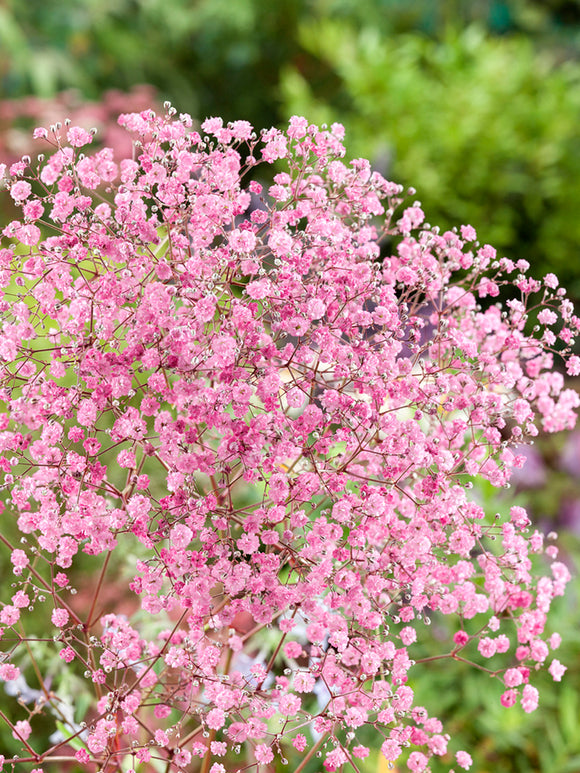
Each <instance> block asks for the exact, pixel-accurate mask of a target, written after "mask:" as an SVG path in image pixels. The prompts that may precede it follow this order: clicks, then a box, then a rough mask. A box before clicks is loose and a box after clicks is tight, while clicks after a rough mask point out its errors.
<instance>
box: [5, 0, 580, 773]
mask: <svg viewBox="0 0 580 773" xmlns="http://www.w3.org/2000/svg"><path fill="white" fill-rule="evenodd" d="M0 88H1V102H0V162H7V161H13V160H15V159H16V158H18V157H20V156H21V155H22V154H23V153H29V154H33V153H34V152H35V149H34V146H33V145H32V144H31V141H30V136H31V129H32V128H33V127H34V126H37V125H44V126H47V125H48V124H50V123H53V122H56V121H58V120H62V119H64V118H65V117H71V118H72V119H73V122H74V123H78V124H80V125H82V126H85V127H86V128H89V127H90V126H95V127H97V129H98V135H97V139H98V141H99V142H102V143H103V144H105V145H109V144H112V145H113V146H115V147H118V145H119V143H120V142H121V141H122V140H121V138H120V133H119V131H118V129H117V128H116V125H115V119H116V115H117V114H118V113H119V112H121V111H124V112H125V111H129V110H140V109H144V108H145V107H149V106H151V105H154V104H162V103H163V102H164V100H170V101H171V102H172V103H173V104H174V105H175V106H176V107H177V109H178V110H179V111H186V112H189V113H191V115H192V116H193V117H194V119H200V120H202V119H203V118H204V117H206V116H210V115H220V116H222V117H223V118H224V119H225V120H226V121H227V120H234V119H247V120H249V121H251V122H252V123H253V124H254V125H255V126H256V127H262V126H271V125H276V126H283V125H284V124H285V123H286V122H287V119H288V117H289V116H291V115H293V114H302V115H305V116H307V117H308V118H309V119H310V120H311V121H313V122H320V123H323V122H328V123H330V122H332V121H335V120H338V121H340V122H341V123H344V124H345V126H346V129H347V147H348V148H349V149H350V151H351V153H352V155H362V156H365V157H368V158H370V159H371V160H372V162H373V164H374V166H375V168H376V169H378V170H379V171H380V172H381V173H382V174H384V175H385V176H386V177H387V178H388V179H393V180H396V181H397V182H401V183H403V184H405V185H413V186H414V187H415V188H417V196H418V198H420V200H421V201H422V204H423V206H424V209H425V211H426V212H427V216H428V218H429V219H430V220H431V222H434V223H437V224H439V225H441V226H442V227H451V226H453V225H459V224H462V223H471V224H472V225H474V226H475V227H476V228H477V231H478V235H479V238H480V240H481V241H482V242H489V243H491V244H493V245H494V246H496V247H497V249H498V252H499V253H500V254H502V255H506V256H508V257H511V258H514V259H518V258H525V259H527V260H529V261H530V262H531V264H532V273H533V274H534V275H536V276H539V277H541V276H543V275H544V274H545V273H546V272H549V271H553V272H555V273H557V274H558V276H559V277H560V279H561V281H562V284H563V285H565V286H567V287H568V289H569V291H570V293H571V295H572V297H573V298H574V299H575V300H576V302H577V303H580V268H579V266H580V263H579V252H580V217H579V212H580V186H579V185H578V179H579V177H580V2H578V0H543V1H541V0H538V1H537V2H534V1H532V0H505V1H504V2H499V0H498V1H496V2H492V0H405V1H402V0H269V1H268V2H266V0H197V1H196V0H42V2H41V1H40V0H27V1H26V2H22V0H4V2H2V3H1V4H0ZM1 211H2V220H3V222H7V221H8V220H9V219H11V214H12V213H11V212H10V204H9V201H8V197H6V196H4V197H3V198H2V203H1ZM526 453H527V454H528V455H529V457H530V458H529V461H528V465H527V466H526V468H525V469H524V470H522V471H521V472H520V475H519V477H518V479H517V481H516V485H515V486H513V487H512V489H511V491H510V492H509V493H508V494H506V495H504V498H503V499H499V498H498V494H497V492H494V491H493V490H492V489H491V487H489V488H487V487H484V486H482V487H481V491H480V497H481V500H482V503H484V504H485V506H486V508H489V509H491V510H505V509H507V508H509V506H510V504H511V503H513V499H514V496H517V497H518V503H520V504H525V505H526V506H528V507H529V508H530V511H531V512H532V513H533V515H534V517H535V519H536V523H537V524H539V525H540V526H541V528H542V529H543V530H544V531H545V532H549V531H552V530H557V531H558V532H559V535H560V542H559V544H560V547H561V551H562V555H563V556H564V560H566V562H567V563H568V564H569V565H570V566H571V568H572V569H573V571H574V574H575V580H574V582H573V584H572V587H571V588H570V590H569V592H568V593H567V595H566V597H565V598H564V599H563V600H561V603H560V604H559V605H557V607H556V608H555V610H554V613H553V617H552V627H553V629H554V630H557V631H559V632H560V633H561V634H562V637H563V639H564V643H563V646H562V650H561V654H560V655H559V657H560V659H561V661H562V662H563V663H564V664H565V665H567V667H568V671H567V673H566V676H565V678H564V681H563V682H562V683H561V684H554V683H552V681H551V680H550V677H549V676H548V675H546V676H545V677H543V684H542V685H541V690H540V691H541V696H542V698H541V707H540V709H539V711H537V712H536V713H535V714H532V715H527V714H525V713H524V712H523V711H522V710H521V709H520V708H519V707H514V708H512V709H510V710H506V709H503V708H502V707H501V706H500V705H499V703H498V702H497V701H496V700H494V699H492V698H490V697H489V696H487V697H486V684H487V682H486V679H487V677H485V675H483V674H480V673H467V671H466V673H462V670H461V667H460V664H457V670H456V673H455V676H454V678H453V679H452V680H450V679H449V671H448V669H447V668H446V666H443V667H442V668H441V670H438V669H437V668H436V667H435V666H433V675H432V679H431V680H430V682H429V684H428V685H425V684H423V685H422V687H421V688H420V689H422V690H428V691H429V693H425V694H424V698H423V700H424V703H425V704H427V705H431V706H436V707H437V708H438V715H439V716H440V717H441V718H442V719H444V720H446V724H447V727H448V729H449V730H450V732H452V733H453V734H454V736H455V738H456V739H457V740H458V741H460V745H461V746H462V747H463V748H467V749H469V750H470V753H471V754H472V756H473V759H474V766H473V769H474V770H476V771H479V772H481V773H485V772H486V771H499V772H500V773H501V772H503V771H505V773H508V772H510V771H516V772H518V773H519V772H520V771H521V773H524V771H525V772H526V773H529V772H530V771H542V772H544V771H546V773H547V771H550V773H566V771H569V773H573V772H574V771H578V770H579V769H580V736H579V735H578V732H577V727H578V718H579V715H580V698H579V696H580V669H579V665H578V651H579V646H578V645H579V642H580V631H579V630H578V619H579V601H578V595H579V592H580V582H579V581H578V577H577V574H578V569H579V568H580V544H579V537H580V435H579V434H573V435H567V436H566V435H563V434H560V435H556V436H553V437H550V438H549V439H546V440H544V441H542V442H541V443H538V444H537V445H536V446H534V447H533V448H532V449H531V450H530V449H527V450H526ZM514 491H515V494H514ZM3 560H4V559H3ZM0 572H1V577H0V579H1V580H2V581H5V582H9V581H10V580H9V578H10V574H11V573H10V571H9V568H8V567H6V566H5V565H4V566H1V565H0ZM112 592H114V589H113V590H112ZM539 686H540V685H539ZM417 689H419V686H418V685H417ZM5 700H6V698H5V697H4V696H3V695H0V707H1V705H2V703H3V701H5ZM13 743H14V742H13V739H12V738H11V736H10V734H9V733H7V734H6V736H5V737H4V736H2V737H0V746H1V747H2V751H3V752H4V753H5V752H6V751H9V750H10V748H11V746H12V745H13ZM382 764H384V765H385V770H386V762H384V761H383V763H381V761H380V759H379V758H378V757H376V756H375V757H372V758H371V759H370V760H369V761H368V765H367V768H366V769H368V770H369V771H371V770H372V771H381V770H382V768H381V765H382Z"/></svg>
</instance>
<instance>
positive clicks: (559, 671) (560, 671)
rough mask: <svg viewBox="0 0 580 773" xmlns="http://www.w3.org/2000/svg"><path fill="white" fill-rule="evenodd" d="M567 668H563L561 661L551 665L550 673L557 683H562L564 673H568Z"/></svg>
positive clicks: (555, 661)
mask: <svg viewBox="0 0 580 773" xmlns="http://www.w3.org/2000/svg"><path fill="white" fill-rule="evenodd" d="M567 670H568V669H567V667H566V666H563V665H562V664H561V663H560V661H559V660H556V659H554V660H553V661H552V662H551V663H550V667H549V668H548V671H549V672H550V674H551V676H552V679H553V680H554V681H555V682H561V681H562V677H563V676H564V673H565V672H566V671H567Z"/></svg>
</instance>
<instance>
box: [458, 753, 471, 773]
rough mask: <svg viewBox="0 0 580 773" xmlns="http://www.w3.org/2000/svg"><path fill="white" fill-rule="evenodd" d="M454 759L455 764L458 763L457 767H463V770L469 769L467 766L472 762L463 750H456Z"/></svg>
mask: <svg viewBox="0 0 580 773" xmlns="http://www.w3.org/2000/svg"><path fill="white" fill-rule="evenodd" d="M455 759H456V760H457V764H458V765H459V767H460V768H464V769H465V770H469V768H470V767H471V765H472V764H473V760H472V759H471V755H470V754H468V753H467V752H464V751H459V752H457V753H456V754H455Z"/></svg>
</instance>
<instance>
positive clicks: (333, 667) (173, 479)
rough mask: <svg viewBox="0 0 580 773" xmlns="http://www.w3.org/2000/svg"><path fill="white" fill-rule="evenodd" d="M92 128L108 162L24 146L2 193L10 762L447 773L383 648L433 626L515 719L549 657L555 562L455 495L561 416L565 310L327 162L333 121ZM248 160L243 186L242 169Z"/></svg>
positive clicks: (508, 461)
mask: <svg viewBox="0 0 580 773" xmlns="http://www.w3.org/2000/svg"><path fill="white" fill-rule="evenodd" d="M120 123H121V124H122V125H124V126H125V127H126V128H127V129H128V130H129V131H130V132H132V133H133V134H134V135H135V141H134V147H135V152H134V158H132V159H124V160H122V161H120V163H117V162H116V161H115V160H114V158H113V154H112V152H110V151H108V150H106V149H105V150H100V151H99V152H97V153H96V154H95V155H92V156H91V155H85V153H84V152H83V151H82V150H81V149H83V148H84V147H85V146H87V145H89V143H90V142H91V139H92V137H91V134H90V133H88V132H87V131H85V130H84V129H81V128H79V127H65V128H64V129H62V130H61V129H60V127H58V126H55V127H52V128H51V130H50V131H48V130H45V129H38V130H37V131H36V136H37V137H39V138H41V139H42V138H44V139H46V141H47V142H48V143H50V144H51V145H52V146H53V149H54V151H55V152H54V153H53V154H52V155H50V156H49V158H48V160H47V161H46V162H44V161H42V160H41V161H40V163H39V165H38V168H35V167H34V166H33V165H31V164H30V162H29V160H26V159H25V160H23V161H22V162H18V163H16V164H14V165H13V166H12V167H11V168H10V170H9V176H8V181H7V187H8V190H9V193H10V195H11V197H12V199H13V200H14V202H15V203H16V204H17V205H19V206H21V207H22V218H21V219H20V220H17V221H14V222H12V223H10V224H9V225H8V226H7V227H5V228H4V230H3V236H4V245H3V248H2V249H1V250H0V284H1V285H2V287H3V288H4V289H3V300H2V302H1V306H0V311H1V314H2V330H1V334H0V357H1V359H2V362H3V365H2V375H1V383H0V399H1V400H2V401H3V404H4V407H5V410H4V412H3V414H2V416H1V417H0V422H1V425H0V430H1V432H0V449H1V452H2V456H1V457H0V466H1V468H2V475H3V484H4V492H5V495H4V507H5V510H4V512H3V514H2V519H3V522H4V523H5V524H9V525H10V529H8V528H6V529H3V536H1V537H0V538H1V539H2V542H3V543H4V546H5V550H6V555H9V556H10V561H11V563H12V567H13V574H14V576H15V577H14V580H15V581H14V582H13V583H12V587H11V588H9V587H7V588H4V590H3V593H4V599H3V601H2V608H1V610H0V623H1V625H2V626H3V639H2V642H3V645H2V646H3V650H4V661H3V664H2V665H1V666H0V678H2V679H3V680H4V681H5V682H6V687H7V688H8V687H9V686H10V684H16V685H19V687H18V688H17V689H14V690H11V692H12V694H14V693H15V692H16V693H18V691H19V692H20V695H21V700H20V702H19V703H15V704H14V712H13V714H12V715H11V716H7V715H3V721H4V722H6V723H7V724H8V725H9V726H10V731H9V732H11V733H12V735H13V736H14V739H15V743H16V748H19V749H20V751H19V752H18V754H17V756H16V759H18V760H20V761H21V762H23V763H24V762H28V763H29V764H30V765H34V766H36V768H35V769H38V770H42V769H43V768H42V765H43V763H45V764H48V763H49V762H50V761H51V760H60V761H61V764H62V761H63V760H66V759H71V760H75V759H76V761H77V763H78V764H80V765H81V766H83V768H86V770H95V769H96V768H95V766H96V767H97V768H98V769H100V770H103V771H104V770H107V771H116V770H119V771H121V770H123V771H127V770H130V769H133V768H137V767H138V766H139V765H142V766H144V768H142V769H147V770H149V769H151V770H157V769H161V768H158V767H157V765H158V764H159V762H158V761H160V760H161V761H164V764H165V766H166V767H164V768H163V769H164V770H168V771H169V770H171V771H186V770H192V769H193V768H192V765H195V764H196V763H195V758H196V757H199V758H200V760H199V762H198V763H197V764H198V765H199V766H200V770H202V771H203V773H208V771H211V773H223V771H225V770H226V768H227V770H236V769H238V768H239V769H240V770H241V769H243V770H250V769H260V770H262V771H266V770H272V769H273V768H272V765H279V764H284V761H285V758H287V757H288V756H289V755H290V754H291V753H293V752H292V749H294V750H297V751H298V752H300V753H301V756H302V761H301V762H300V764H299V765H298V768H297V769H298V770H302V769H303V767H305V766H306V765H308V764H312V763H311V762H310V761H312V762H315V761H316V760H318V768H317V769H319V770H321V771H324V770H326V771H337V770H341V769H343V768H348V769H352V770H355V771H356V770H359V767H358V766H357V765H360V762H357V761H360V759H364V758H365V757H366V756H367V755H368V754H369V748H368V745H367V743H366V742H363V740H362V739H365V738H366V739H368V738H369V732H368V730H369V728H370V729H371V730H372V734H373V735H374V738H375V744H376V745H377V746H381V750H382V753H383V755H384V756H385V758H386V759H387V760H389V761H390V762H395V761H398V764H399V765H400V764H402V763H403V762H404V761H406V764H407V765H408V768H409V769H410V770H412V771H422V770H428V769H429V764H430V758H432V757H433V755H437V756H439V757H442V758H443V759H445V760H447V761H448V763H449V765H453V764H454V762H453V759H455V762H456V764H457V765H458V766H460V767H462V768H468V767H469V765H470V764H471V758H470V756H469V754H468V753H467V752H466V751H457V752H456V756H455V757H454V758H453V755H452V749H451V745H450V746H449V750H448V742H449V737H448V736H447V735H445V731H444V728H443V727H442V724H441V722H440V721H439V720H438V719H437V718H435V717H433V716H430V715H429V713H428V711H427V709H426V708H423V707H421V706H417V705H415V700H414V693H413V689H412V687H411V686H410V684H409V679H410V677H412V675H413V668H414V666H415V663H414V660H413V657H414V654H413V651H414V647H416V646H418V645H419V644H420V643H421V641H422V640H423V639H424V638H425V635H426V628H425V626H426V625H428V624H429V623H430V622H431V620H432V619H433V618H434V617H435V618H442V616H446V615H447V616H451V618H452V619H453V620H454V621H455V622H454V625H455V627H454V628H450V629H449V630H450V631H451V633H450V634H449V638H448V639H445V640H439V641H438V642H436V644H437V646H438V649H436V650H435V651H433V653H432V657H433V658H442V657H447V658H449V659H450V661H451V660H453V659H463V660H465V661H468V662H472V663H473V665H474V667H478V668H482V669H485V670H486V671H487V672H488V673H489V674H490V675H492V676H494V677H496V678H497V680H499V681H500V682H502V683H503V685H504V687H503V690H504V691H503V695H502V697H501V702H502V703H503V704H504V705H506V706H509V705H512V704H514V703H515V702H520V703H521V705H522V706H523V708H524V709H525V710H526V711H531V710H533V709H534V708H535V707H536V705H537V701H538V693H537V690H536V688H535V687H534V686H533V683H532V682H533V674H534V671H535V670H537V669H538V668H539V667H540V666H541V665H542V664H545V665H546V666H548V664H549V667H550V671H551V673H552V675H553V677H554V679H560V678H561V676H562V673H563V671H564V670H565V669H564V667H563V666H562V665H561V664H560V663H559V661H557V660H554V659H553V658H552V656H551V655H550V650H551V649H554V648H555V647H557V645H558V643H559V637H558V636H557V634H554V635H552V636H551V637H548V635H547V633H546V631H545V623H546V615H547V612H548V610H549V608H550V603H551V601H552V599H553V598H554V597H555V596H558V595H561V594H562V593H563V591H564V586H565V584H566V582H567V580H568V578H569V574H568V570H567V569H566V567H565V565H564V564H563V563H561V562H559V561H558V560H557V549H556V547H555V546H554V545H550V546H549V547H547V548H545V547H544V540H543V535H542V534H540V533H539V532H537V531H533V530H530V528H529V527H530V522H529V519H528V517H527V514H526V512H525V510H524V509H523V508H521V507H518V506H514V507H512V509H511V513H510V517H508V518H507V519H505V520H504V521H502V519H500V518H498V517H495V514H493V513H492V514H490V513H486V512H485V511H484V508H483V507H482V506H481V504H479V503H478V502H477V499H476V497H474V496H473V492H472V491H470V489H471V488H472V485H473V481H474V479H475V478H477V477H481V478H484V479H486V480H487V481H490V482H491V483H492V484H493V485H494V486H497V487H503V486H507V485H509V478H510V473H511V470H512V469H513V468H515V467H518V466H520V465H521V464H522V462H523V457H521V456H518V455H517V454H516V453H515V452H514V451H512V450H510V447H512V446H515V445H518V446H521V445H522V444H524V443H526V442H529V441H530V439H531V438H533V436H534V435H536V434H537V432H538V431H539V430H540V429H543V430H546V431H550V432H551V431H557V430H561V429H565V428H571V427H573V425H574V423H575V414H574V409H575V408H576V407H577V405H578V396H577V394H576V393H575V392H573V391H571V390H569V389H566V388H565V386H564V378H563V376H562V374H561V373H560V372H559V371H557V370H554V369H553V354H554V352H555V351H556V350H559V354H558V357H562V358H563V359H564V360H565V361H566V362H567V367H568V369H569V372H571V373H577V372H578V371H579V370H580V368H579V365H580V361H579V360H578V358H577V357H575V356H573V355H571V354H570V347H571V344H572V343H573V338H574V336H575V335H576V333H577V330H578V328H579V327H580V323H579V320H578V318H577V317H576V316H574V314H573V310H572V306H571V304H570V302H569V301H568V300H567V299H566V298H565V294H564V292H563V290H561V289H559V288H558V282H557V279H556V277H554V276H553V275H548V276H546V277H545V278H544V280H543V281H542V282H540V281H535V280H533V279H530V278H528V277H527V274H526V272H527V268H528V266H527V264H526V263H525V261H523V260H520V261H518V262H517V263H513V262H512V261H511V260H508V259H506V258H502V259H501V260H498V259H496V255H495V251H494V250H493V248H492V247H490V246H489V245H485V246H482V247H480V246H479V245H478V244H477V242H476V241H475V240H476V234H475V232H474V230H473V228H472V227H470V226H463V227H462V228H461V229H460V231H459V232H447V233H443V234H441V233H439V231H438V230H437V229H436V228H433V227H431V226H429V225H428V224H426V223H425V222H424V215H423V212H422V210H421V208H420V204H419V203H418V202H415V203H411V202H405V197H404V195H403V191H402V188H401V187H400V186H398V185H396V184H394V183H391V182H387V181H386V180H385V179H383V178H382V177H381V176H380V175H379V174H377V173H375V172H372V170H371V168H370V165H369V163H368V162H367V161H365V160H362V159H358V160H355V161H351V162H350V163H347V162H345V161H344V160H343V158H344V155H345V150H344V147H343V145H342V139H343V129H342V127H341V126H339V125H333V126H332V127H331V128H330V129H326V128H324V129H322V130H321V129H319V128H317V127H316V126H310V125H309V124H308V122H307V121H306V120H304V119H303V118H292V119H291V121H290V124H289V127H288V130H287V131H286V132H282V131H279V130H276V129H270V130H268V131H265V132H262V133H261V135H260V136H259V137H257V136H256V134H255V133H254V131H253V129H252V127H251V126H250V125H249V124H248V123H247V122H245V121H237V122H234V123H232V124H229V125H227V126H225V125H224V124H223V123H222V121H221V120H220V119H216V118H212V119H208V120H206V121H205V122H204V123H203V124H202V131H203V135H200V133H198V132H197V131H195V130H193V128H192V122H191V119H190V118H189V116H186V115H182V116H179V118H177V117H176V116H175V112H174V111H173V109H172V108H168V113H167V115H165V116H160V117H158V116H156V115H155V114H154V113H153V112H152V111H146V112H143V113H140V114H128V115H124V116H121V118H120ZM273 162H278V163H279V165H280V167H283V168H284V169H285V171H280V172H279V173H278V174H276V175H275V177H274V184H272V185H271V186H270V187H269V189H268V190H267V191H263V190H262V188H261V185H260V184H258V182H256V175H255V174H254V170H255V168H256V166H257V165H259V164H272V163H273ZM250 172H252V177H253V180H252V181H248V182H246V178H248V176H249V173H250ZM411 195H413V194H412V193H411ZM506 288H511V290H512V294H511V296H507V295H506V296H505V297H510V299H509V300H507V301H506V302H505V305H504V306H502V305H501V304H500V303H499V302H496V301H497V300H498V296H500V295H502V296H503V295H504V294H505V290H506ZM534 322H535V323H536V325H535V327H533V324H534ZM532 327H533V332H532V333H528V332H527V331H528V330H529V329H531V328H532ZM8 534H12V535H16V536H14V537H10V538H9V537H8V536H7V535H8ZM532 553H537V554H543V557H542V560H541V561H539V563H538V566H539V567H540V569H541V571H540V573H539V574H540V575H541V574H542V572H543V573H544V575H545V576H539V575H538V574H537V573H536V571H535V570H534V569H533V567H532V561H531V558H530V556H531V554H532ZM83 554H88V557H87V556H84V557H83ZM86 561H92V562H93V563H92V564H91V566H95V565H96V566H98V570H97V573H96V574H95V576H94V577H93V578H90V580H89V581H88V582H87V578H86V577H85V576H84V575H83V573H82V571H79V569H78V567H81V568H82V566H83V565H84V564H83V562H86ZM542 567H544V568H543V569H542ZM111 578H113V580H114V582H115V584H116V588H117V590H116V597H114V598H112V599H111V596H110V593H109V596H108V597H106V594H105V591H106V589H107V587H110V584H111ZM77 586H79V593H78V594H77V595H75V591H76V590H77ZM129 588H130V591H129ZM81 596H82V598H83V599H84V601H83V602H82V603H81V601H80V598H81ZM122 608H123V609H125V612H124V613H123V614H121V609H122ZM39 615H41V616H42V617H43V618H44V632H45V633H46V630H47V628H52V633H54V636H53V637H52V634H51V636H49V637H48V638H46V637H45V638H44V639H42V635H45V633H44V634H41V635H40V637H39V633H38V630H37V628H34V627H33V628H32V629H31V628H30V625H31V623H30V621H31V620H35V621H38V618H39ZM35 625H37V622H36V623H35ZM453 630H454V631H455V633H454V634H453ZM39 638H41V639H42V641H36V639H39ZM33 640H34V641H33ZM42 642H44V644H42ZM32 644H34V647H33V646H30V645H32ZM42 647H44V648H45V649H46V650H49V651H52V652H54V653H57V652H58V654H59V655H60V660H58V658H57V663H60V670H59V668H57V667H55V666H54V663H52V664H51V665H50V667H47V666H46V665H43V664H46V663H51V661H50V659H49V658H47V656H43V657H42V658H40V659H39V657H40V656H39V655H38V653H39V651H40V650H41V648H42ZM43 658H44V659H43ZM35 659H36V660H35ZM43 669H44V670H43ZM70 674H74V675H75V679H76V680H77V682H76V683H75V684H76V686H75V692H76V694H77V697H78V695H80V694H81V693H82V694H84V695H85V698H86V696H90V700H88V699H87V700H86V701H85V705H86V711H85V714H84V716H83V717H80V718H79V717H78V715H75V708H74V706H73V707H72V708H71V700H70V698H67V697H66V695H67V694H66V689H65V688H66V685H67V684H68V682H67V681H66V679H65V677H66V676H67V675H70ZM26 690H27V691H28V693H32V694H34V695H36V696H37V699H36V701H35V702H34V701H33V703H32V706H31V705H30V704H29V703H27V700H26V695H25V694H24V692H25V691H26ZM83 691H84V692H83ZM500 692H501V690H500ZM87 704H89V705H87ZM75 705H76V704H75ZM434 708H435V709H436V707H434ZM81 719H82V722H81ZM49 720H50V721H49ZM47 722H48V723H49V724H50V722H52V731H54V730H58V732H57V733H56V734H54V733H53V734H52V735H50V737H48V736H46V735H43V734H42V732H45V731H42V732H41V729H40V728H41V726H42V727H43V728H44V727H46V723H47ZM35 726H37V727H38V728H39V729H38V730H37V731H35ZM52 731H51V732H52ZM11 761H12V760H11ZM148 765H150V766H151V767H150V768H149V767H148ZM39 766H40V767H39ZM195 769H197V768H195Z"/></svg>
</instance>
